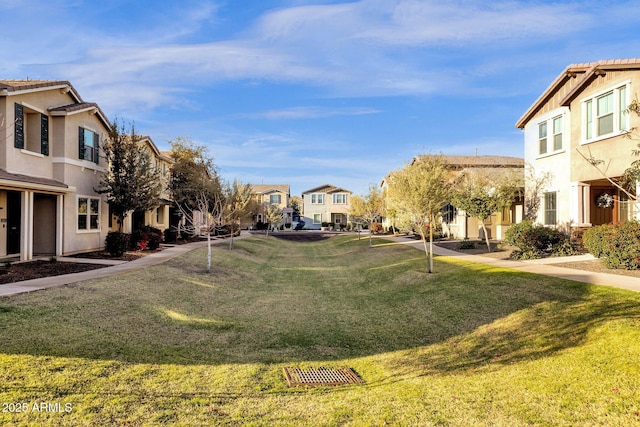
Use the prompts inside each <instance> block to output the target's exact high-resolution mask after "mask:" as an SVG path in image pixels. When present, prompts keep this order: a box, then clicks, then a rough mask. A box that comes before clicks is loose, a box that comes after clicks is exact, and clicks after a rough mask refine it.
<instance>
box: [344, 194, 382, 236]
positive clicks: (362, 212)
mask: <svg viewBox="0 0 640 427" xmlns="http://www.w3.org/2000/svg"><path fill="white" fill-rule="evenodd" d="M383 213H384V200H383V198H382V194H381V192H380V190H379V189H378V187H377V186H375V185H373V184H371V185H370V186H369V192H368V193H367V194H365V195H362V196H353V197H352V198H351V209H350V210H349V216H350V217H352V218H354V219H356V220H357V221H362V222H364V223H366V224H367V226H368V227H369V247H371V246H373V243H372V237H371V226H372V224H373V223H374V222H375V220H376V219H378V218H379V217H380V216H381V215H383ZM358 231H359V230H358ZM359 236H360V233H359V232H358V238H359Z"/></svg>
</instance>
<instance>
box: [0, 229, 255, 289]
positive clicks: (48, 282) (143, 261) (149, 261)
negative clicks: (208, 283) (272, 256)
mask: <svg viewBox="0 0 640 427" xmlns="http://www.w3.org/2000/svg"><path fill="white" fill-rule="evenodd" d="M245 237H250V235H249V234H245V233H241V234H240V236H239V237H235V238H234V239H235V240H237V239H242V238H245ZM211 243H212V244H221V243H226V244H228V243H229V239H222V240H212V242H211ZM206 246H207V242H206V240H205V241H202V242H194V243H187V244H184V245H176V246H171V247H168V248H166V249H163V250H162V251H159V252H154V253H152V254H150V255H146V256H143V257H140V258H138V259H136V260H133V261H129V262H118V263H117V264H116V265H111V266H109V267H105V268H98V269H95V270H88V271H83V272H80V273H71V274H63V275H60V276H50V277H42V278H39V279H31V280H25V281H23V282H15V283H7V284H4V285H0V297H2V296H11V295H16V294H21V293H25V292H32V291H38V290H42V289H48V288H55V287H58V286H65V285H70V284H72V283H76V282H81V281H83V280H90V279H99V278H102V277H108V276H112V275H114V274H118V273H123V272H127V271H134V270H140V269H142V268H145V267H149V266H152V265H157V264H162V263H163V262H165V261H168V260H170V259H172V258H175V257H177V256H180V255H182V254H184V253H187V252H190V251H192V250H194V249H197V248H203V247H206ZM80 260H81V259H75V260H74V261H75V262H88V261H85V260H82V261H80ZM60 262H64V261H60ZM91 263H95V264H100V261H99V260H91ZM110 263H113V262H110Z"/></svg>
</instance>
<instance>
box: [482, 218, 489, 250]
mask: <svg viewBox="0 0 640 427" xmlns="http://www.w3.org/2000/svg"><path fill="white" fill-rule="evenodd" d="M480 224H482V230H483V231H484V241H485V242H486V244H487V252H491V243H489V233H487V227H486V226H485V225H484V221H480Z"/></svg>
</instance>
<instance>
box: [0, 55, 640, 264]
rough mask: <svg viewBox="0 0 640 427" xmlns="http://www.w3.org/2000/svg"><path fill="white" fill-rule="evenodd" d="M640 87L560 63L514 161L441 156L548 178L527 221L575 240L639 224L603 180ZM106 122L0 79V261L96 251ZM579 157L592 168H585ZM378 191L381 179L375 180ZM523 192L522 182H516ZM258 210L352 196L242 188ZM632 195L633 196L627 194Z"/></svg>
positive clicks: (469, 228) (312, 221)
mask: <svg viewBox="0 0 640 427" xmlns="http://www.w3.org/2000/svg"><path fill="white" fill-rule="evenodd" d="M639 90H640V59H624V60H607V61H598V62H591V63H584V64H573V65H570V66H568V67H567V68H566V69H565V70H563V72H562V73H560V75H559V76H558V77H557V78H556V79H555V80H554V81H553V82H552V83H551V84H550V85H549V87H548V88H547V89H546V90H545V91H544V92H543V93H542V94H541V95H540V96H539V97H538V99H537V100H536V101H535V102H534V103H533V104H532V105H531V107H530V108H529V109H527V111H526V112H525V113H524V114H523V115H522V117H521V118H520V119H519V120H518V122H517V123H516V127H517V128H519V129H522V130H523V134H524V153H525V156H524V159H518V158H512V157H505V156H446V160H447V162H448V163H449V164H450V165H451V166H452V167H453V168H458V169H463V168H481V169H492V168H493V169H496V168H512V169H515V170H521V171H522V173H523V175H524V171H525V169H527V168H529V169H530V171H529V172H530V173H527V174H526V177H527V179H529V178H531V177H533V178H532V179H535V177H536V176H548V177H549V179H548V182H547V184H546V186H545V187H544V189H543V193H542V194H541V195H540V204H539V205H540V208H539V210H538V211H537V213H536V220H537V222H539V223H542V224H545V225H548V226H558V225H564V226H567V227H570V228H571V229H572V230H576V231H580V230H584V229H586V228H588V227H591V226H593V225H599V224H605V223H609V222H615V221H624V220H627V219H630V218H636V217H638V216H639V214H640V213H639V212H638V209H637V206H636V205H635V203H634V201H633V197H629V194H628V193H627V192H625V191H622V190H621V189H620V188H619V187H617V186H616V185H614V184H613V183H612V180H613V181H614V182H615V181H617V180H618V179H619V178H620V177H621V176H622V175H623V173H624V171H625V169H626V168H628V167H629V166H630V164H631V162H632V161H633V160H635V159H634V158H633V156H632V149H634V148H636V145H637V141H634V139H633V136H634V130H635V129H636V128H637V127H638V125H640V118H639V117H638V115H637V114H636V112H634V111H629V110H628V106H629V105H632V104H634V103H635V102H636V101H637V98H636V94H637V93H638V91H639ZM110 126H111V125H110V122H109V120H108V119H107V117H106V116H105V114H104V113H103V111H102V110H101V109H100V107H99V106H98V105H97V104H96V103H93V102H87V101H84V100H83V99H82V98H81V96H80V94H79V93H78V92H77V91H76V89H75V88H74V87H73V86H72V85H71V84H70V83H69V82H67V81H35V80H0V225H1V227H0V258H4V257H7V256H16V255H19V257H20V259H21V260H29V259H32V258H33V257H34V256H35V255H66V254H73V253H77V252H82V251H88V250H96V249H100V248H102V247H103V246H104V240H105V237H106V234H107V232H108V231H109V230H110V229H113V227H114V224H113V218H112V215H110V212H109V207H108V204H107V203H106V200H105V198H104V197H103V196H101V195H100V194H98V193H97V192H96V188H98V186H99V183H100V176H101V174H103V173H104V172H105V171H106V170H107V167H108V165H106V164H105V160H104V157H102V156H101V155H100V142H101V141H102V140H104V139H105V138H106V137H107V135H108V133H109V129H110ZM141 143H143V144H145V146H146V147H147V149H148V152H149V154H150V155H151V158H152V161H153V162H155V165H156V168H158V169H159V170H162V171H163V172H164V176H165V177H167V176H168V173H169V172H168V171H169V169H170V167H171V164H172V159H171V156H170V153H166V152H161V151H160V150H158V148H157V146H156V145H155V144H154V142H153V141H152V139H151V138H150V137H144V138H143V139H142V141H141ZM588 159H599V160H603V161H604V163H603V164H602V165H603V166H602V167H600V168H599V169H598V168H596V167H594V162H593V161H591V162H590V161H589V160H588ZM383 184H384V181H383ZM525 185H526V183H525ZM252 187H253V189H254V190H253V192H254V197H255V201H256V203H257V206H258V208H257V209H256V210H255V212H252V213H251V218H250V222H252V223H257V222H262V221H264V208H265V207H266V206H268V205H277V206H279V207H280V208H282V209H283V212H284V216H285V223H293V222H295V221H299V220H302V221H304V222H305V228H308V229H319V228H321V227H322V226H323V224H325V223H333V224H334V225H335V226H336V227H340V225H341V224H346V223H347V222H348V221H349V210H350V207H351V203H350V202H351V196H352V193H351V191H349V190H346V189H344V188H341V187H337V186H334V185H330V184H326V185H322V186H319V187H315V188H312V189H309V190H307V191H304V192H303V193H302V203H301V204H302V206H300V207H299V208H300V214H299V215H300V216H299V217H296V215H295V212H294V210H293V209H292V208H291V195H290V187H289V185H285V184H278V185H264V184H256V185H253V186H252ZM634 194H637V192H636V189H632V191H631V195H632V196H633V195H634ZM523 209H524V203H523V201H522V200H516V201H514V204H513V206H512V207H511V208H510V209H508V210H505V211H504V212H500V213H498V214H496V215H494V216H493V217H492V218H490V220H489V221H488V224H487V225H488V230H489V233H490V234H491V235H490V237H491V238H495V239H501V238H503V236H504V231H505V230H506V229H507V228H508V227H509V225H510V224H513V223H516V222H519V221H520V220H521V219H522V217H523ZM174 216H175V215H173V212H172V208H171V200H170V198H169V196H168V195H165V197H163V203H162V204H161V205H160V206H159V207H158V208H156V209H154V210H153V211H149V212H144V213H135V214H134V215H132V216H131V217H130V218H129V219H128V220H127V223H126V224H124V227H125V230H131V229H135V228H136V227H137V226H139V225H150V226H153V227H156V228H160V229H166V228H169V227H170V226H171V225H172V221H174ZM444 216H445V217H446V221H445V224H444V231H445V232H446V233H447V234H449V235H450V236H452V237H457V238H463V237H468V238H475V237H481V236H480V231H479V230H480V229H481V227H479V224H478V223H477V222H475V221H474V220H473V219H471V218H468V217H467V216H466V215H465V214H464V212H459V211H456V210H453V209H452V210H451V211H450V212H445V215H444Z"/></svg>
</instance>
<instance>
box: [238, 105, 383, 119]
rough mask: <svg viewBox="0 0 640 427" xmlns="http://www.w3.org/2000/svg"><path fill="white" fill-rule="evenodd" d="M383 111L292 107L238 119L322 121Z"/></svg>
mask: <svg viewBox="0 0 640 427" xmlns="http://www.w3.org/2000/svg"><path fill="white" fill-rule="evenodd" d="M381 112H382V110H380V109H377V108H368V107H349V108H326V107H292V108H285V109H280V110H269V111H263V112H258V113H248V114H240V115H237V116H235V117H234V118H238V119H267V120H292V119H294V120H295V119H322V118H327V117H335V116H363V115H367V114H378V113H381Z"/></svg>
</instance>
